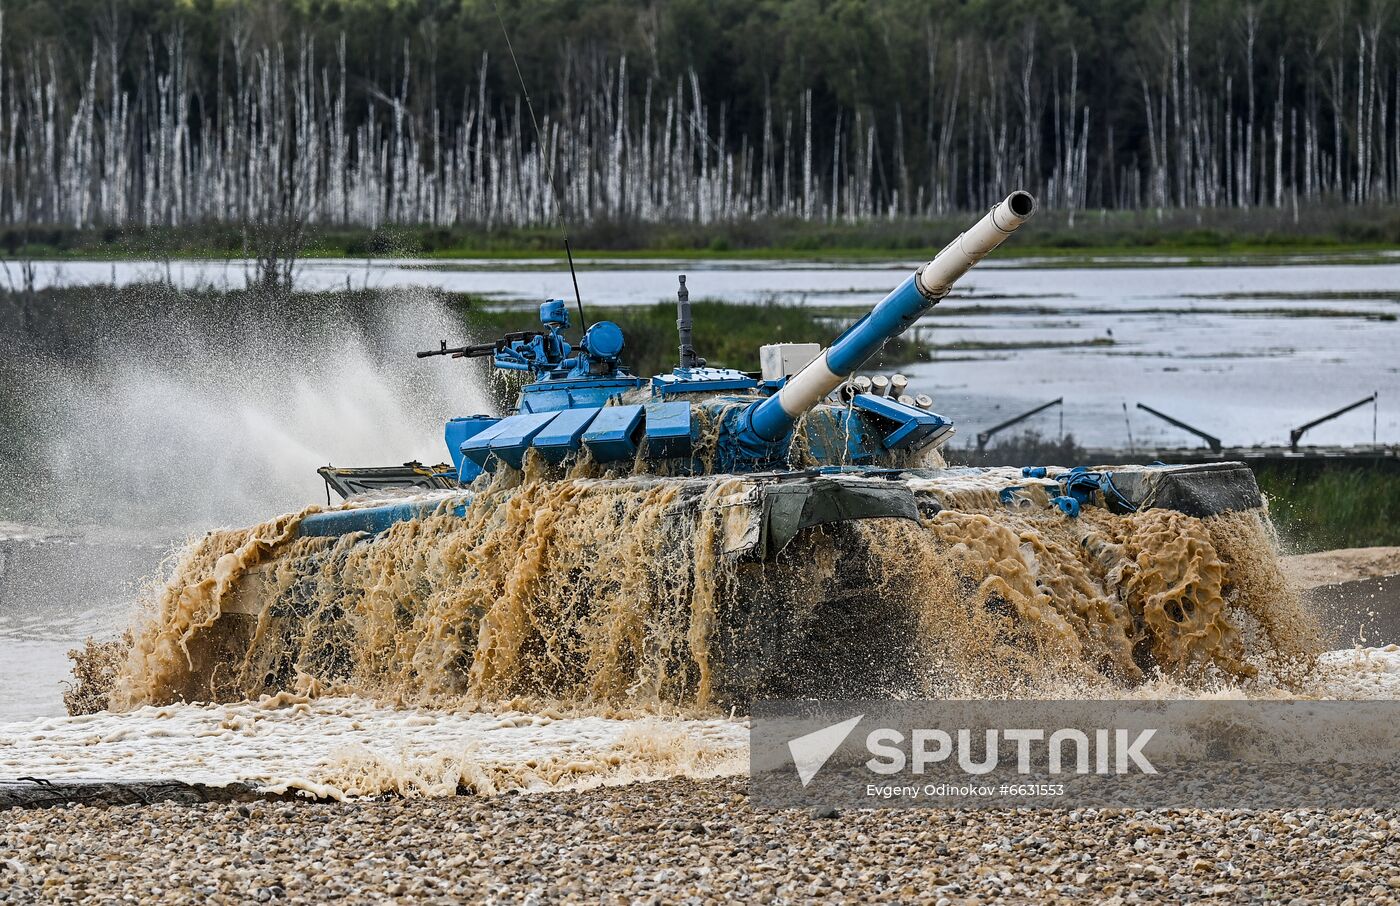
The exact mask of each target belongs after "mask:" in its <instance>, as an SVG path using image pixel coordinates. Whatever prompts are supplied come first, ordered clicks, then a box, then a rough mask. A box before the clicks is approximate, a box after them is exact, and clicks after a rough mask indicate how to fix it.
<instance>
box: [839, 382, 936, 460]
mask: <svg viewBox="0 0 1400 906" xmlns="http://www.w3.org/2000/svg"><path fill="white" fill-rule="evenodd" d="M851 405H852V406H854V407H855V408H857V409H860V410H861V411H863V412H869V413H870V414H871V415H875V416H878V417H879V418H881V419H883V420H884V421H886V422H888V423H889V424H891V425H893V429H892V430H891V431H890V432H889V433H888V434H886V435H885V437H884V443H885V449H887V450H918V449H920V448H921V447H926V446H928V445H929V444H931V443H933V442H934V441H935V440H938V439H939V438H940V437H943V436H944V435H945V434H947V433H948V432H949V431H951V430H952V427H953V426H952V423H951V422H949V421H948V420H947V419H945V418H944V417H943V416H941V415H935V414H934V413H932V412H926V411H925V410H923V409H916V408H915V407H913V406H906V405H904V404H903V403H901V402H899V401H898V400H892V399H890V398H889V397H887V396H880V395H878V394H874V393H857V394H856V395H855V396H854V397H853V398H852V399H851Z"/></svg>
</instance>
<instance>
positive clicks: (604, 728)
mask: <svg viewBox="0 0 1400 906" xmlns="http://www.w3.org/2000/svg"><path fill="white" fill-rule="evenodd" d="M747 744H748V730H747V724H746V722H744V721H742V720H719V719H716V720H685V719H679V718H660V717H647V718H642V719H639V720H636V719H634V720H620V719H610V718H606V717H563V718H555V717H551V716H547V715H544V714H528V713H521V712H507V713H502V714H483V713H456V712H451V711H435V710H427V709H422V708H396V707H391V706H387V705H380V704H375V703H373V702H370V701H367V700H365V699H360V698H321V699H314V700H310V701H307V700H302V699H298V698H296V697H289V696H286V695H285V694H284V695H283V696H279V697H278V698H277V699H265V700H264V701H263V702H261V703H258V702H243V703H239V704H235V705H210V704H181V705H171V706H167V707H145V708H140V709H138V710H136V711H131V712H129V713H124V714H118V713H109V712H103V713H100V714H91V715H83V716H78V717H65V718H47V719H40V720H33V721H27V722H22V723H10V724H3V725H0V780H14V779H16V778H18V777H26V776H28V777H41V778H44V779H48V780H112V781H122V780H153V779H169V780H178V781H183V782H186V783H205V784H211V785H221V784H226V783H230V782H233V781H243V782H246V783H251V784H253V785H255V786H258V787H261V788H264V789H268V790H277V791H280V790H287V789H303V790H308V791H312V792H315V793H316V794H318V795H323V796H332V797H336V798H340V797H342V796H345V795H353V794H373V793H379V792H385V791H388V790H397V791H401V792H402V791H407V788H408V787H413V788H416V789H419V790H420V791H421V788H422V787H423V786H424V775H425V774H427V773H431V774H432V775H433V780H434V782H435V784H436V786H438V787H442V786H443V785H444V784H446V788H445V789H442V790H440V791H441V792H447V793H450V792H453V791H455V790H456V788H457V787H458V781H459V779H460V780H461V782H463V783H466V784H467V785H469V786H472V787H474V788H478V789H481V788H483V787H484V788H485V791H493V790H501V789H520V790H524V791H543V790H551V789H566V788H579V787H588V786H597V785H601V784H605V783H622V782H629V781H635V780H650V779H660V778H661V777H666V776H676V775H687V776H722V775H727V774H735V773H740V772H742V771H743V770H744V769H745V768H746V767H747V761H746V757H747ZM480 778H486V779H485V780H481V779H480ZM367 784H369V785H367Z"/></svg>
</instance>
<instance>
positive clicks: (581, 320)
mask: <svg viewBox="0 0 1400 906" xmlns="http://www.w3.org/2000/svg"><path fill="white" fill-rule="evenodd" d="M564 254H566V255H568V256H569V276H570V277H573V278H574V301H575V302H577V303H578V326H579V329H580V330H587V329H588V319H587V318H585V317H584V316H583V296H580V295H579V292H578V273H577V272H576V271H575V270H574V250H573V249H571V248H569V237H568V236H565V237H564Z"/></svg>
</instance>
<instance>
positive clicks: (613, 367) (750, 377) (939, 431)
mask: <svg viewBox="0 0 1400 906" xmlns="http://www.w3.org/2000/svg"><path fill="white" fill-rule="evenodd" d="M1034 211H1035V199H1034V198H1032V197H1031V195H1030V194H1029V193H1027V192H1019V191H1018V192H1013V193H1011V195H1009V196H1007V198H1006V199H1005V200H1004V201H1002V202H1000V203H999V204H997V205H996V206H995V207H993V208H992V209H991V211H989V212H988V213H987V215H986V216H984V217H983V218H982V219H981V220H979V221H978V222H977V223H975V224H974V225H973V226H972V227H971V228H970V229H969V230H967V231H966V232H965V233H963V234H961V235H960V236H958V237H957V238H956V239H954V240H953V241H952V242H950V243H949V244H948V245H947V246H946V247H945V248H944V249H943V250H942V251H941V252H939V253H938V255H937V256H936V257H934V259H933V260H932V261H929V262H928V263H927V264H925V265H923V266H922V267H920V268H919V269H918V270H917V271H915V272H914V273H913V274H911V275H910V276H909V277H908V279H906V280H905V281H904V282H903V283H901V284H900V285H899V286H898V287H896V288H895V289H894V290H893V291H892V292H891V293H890V294H889V295H887V296H886V297H885V298H884V299H882V300H881V301H880V302H879V303H878V304H876V305H875V306H874V308H872V309H871V310H870V312H869V313H868V314H866V315H865V316H863V317H862V318H861V319H860V320H858V321H857V322H856V323H854V324H852V325H851V326H850V327H849V328H848V329H847V330H846V331H845V332H843V333H842V334H841V335H840V336H838V337H837V338H836V339H835V340H834V341H833V342H832V343H831V345H830V346H829V347H828V348H826V349H822V348H821V347H820V346H819V345H818V344H815V343H783V344H774V345H771V346H765V347H763V349H762V350H761V355H760V360H761V362H762V366H763V367H762V370H761V371H759V372H752V373H751V372H744V371H738V370H735V369H732V368H716V367H710V366H708V365H707V364H706V362H705V360H704V359H703V358H701V357H700V356H699V355H698V354H697V350H696V349H695V346H694V342H693V339H692V329H691V304H690V295H689V289H688V287H687V286H686V282H685V277H684V276H682V277H681V278H680V289H679V291H678V293H677V319H676V326H677V331H678V334H679V362H678V364H677V365H676V367H675V368H674V369H672V370H671V372H670V373H669V374H658V375H655V376H653V377H651V378H642V377H639V376H638V375H635V374H633V373H632V372H631V371H630V370H629V369H628V368H627V366H626V364H625V363H624V361H625V356H626V341H625V338H624V337H623V334H622V331H621V329H620V328H619V327H618V326H617V325H616V324H614V323H612V322H611V321H597V322H594V323H593V324H591V325H589V326H588V327H587V328H586V330H585V331H584V335H583V338H582V339H581V340H580V341H579V343H578V346H577V347H574V346H572V345H571V344H570V343H569V342H568V341H567V340H566V339H565V338H564V331H565V330H567V329H568V327H569V326H570V319H569V311H568V307H567V306H566V305H565V303H564V302H562V301H560V300H557V299H551V300H548V301H546V302H545V303H544V304H543V305H541V306H540V324H541V328H540V329H536V330H526V331H519V332H515V333H509V334H506V335H505V336H503V337H501V338H500V339H497V340H494V341H492V342H489V343H481V344H476V345H467V346H459V347H455V348H450V347H448V346H447V343H446V342H445V341H444V342H442V343H441V344H440V345H439V348H437V349H432V350H427V351H424V352H420V353H418V355H419V357H427V356H436V355H445V356H451V357H453V358H474V357H484V358H489V359H490V360H491V364H492V365H493V366H494V367H496V368H499V369H503V370H507V371H516V372H526V373H528V374H529V375H530V376H531V377H532V378H533V380H531V381H530V383H528V384H526V385H525V386H524V387H523V388H522V389H521V391H520V395H519V398H518V399H517V401H516V405H515V407H514V409H513V411H511V412H509V413H507V414H506V415H505V416H502V417H498V416H493V415H471V416H465V417H461V418H454V419H452V420H451V421H449V422H448V423H447V426H446V431H445V440H446V443H447V448H448V452H449V453H450V455H451V457H452V467H451V470H450V471H447V470H439V471H433V470H430V469H424V468H423V467H421V466H418V465H417V464H416V463H414V464H409V465H407V466H405V467H404V470H403V471H402V473H401V474H400V475H399V477H400V478H402V481H403V483H404V484H407V485H420V486H421V485H427V484H431V485H433V486H438V487H441V486H444V485H448V486H450V485H452V484H457V485H466V484H468V483H470V482H471V481H473V480H474V479H475V478H476V477H477V476H478V475H480V474H481V473H482V472H483V471H489V470H492V469H495V468H497V466H499V465H501V464H505V465H507V466H510V467H513V468H522V467H523V466H524V462H525V458H526V456H527V454H529V453H530V452H531V451H534V452H535V453H536V454H537V455H539V456H540V457H542V458H543V459H544V460H545V461H546V462H549V463H554V464H563V463H565V462H566V461H568V460H570V459H572V458H577V457H579V456H582V455H585V454H586V455H587V456H588V457H590V458H591V459H592V460H593V461H594V462H596V463H599V464H602V465H603V466H605V467H616V468H624V469H625V468H631V467H632V466H633V465H634V463H636V462H637V460H638V458H639V457H640V458H641V459H642V460H645V461H651V462H656V461H659V460H665V461H667V466H666V471H667V472H668V473H669V474H714V473H746V472H761V471H772V470H775V469H779V470H781V469H792V468H798V467H801V468H818V469H823V468H824V469H846V468H851V467H857V468H859V467H897V466H902V465H906V464H908V463H909V462H911V461H912V458H911V455H912V454H918V453H920V452H921V451H925V450H927V449H929V448H933V447H937V446H938V445H940V444H942V443H944V442H946V441H947V440H948V438H949V437H951V436H952V433H953V424H952V422H951V421H950V420H948V419H947V418H944V417H943V416H941V415H939V414H937V413H935V412H932V411H930V406H931V402H930V401H929V400H928V399H927V398H926V397H922V396H919V397H911V396H909V395H908V394H906V393H905V390H906V389H907V382H906V381H905V380H904V379H903V378H902V377H900V380H899V385H900V389H899V391H898V392H891V391H892V387H893V386H894V385H893V384H892V383H891V381H889V380H887V379H881V380H879V381H878V382H877V383H876V384H872V383H871V382H870V381H869V380H863V379H856V380H852V377H853V376H854V375H855V372H856V371H857V370H859V369H860V368H861V367H862V366H864V365H865V364H866V363H867V362H869V361H870V359H871V358H873V357H874V356H875V355H876V354H877V353H878V352H879V351H880V348H881V347H882V346H883V345H884V344H885V343H886V342H888V341H889V340H891V339H893V338H895V337H897V336H899V335H900V334H902V333H903V332H904V331H906V330H907V329H909V327H910V326H912V325H913V324H914V323H915V322H916V321H917V320H918V319H919V318H920V317H922V316H923V315H924V314H925V313H926V312H927V311H928V310H929V309H930V308H932V307H933V306H934V305H936V304H937V303H938V302H939V301H940V300H941V299H942V298H943V297H944V296H946V295H947V294H948V292H949V290H950V289H951V288H952V286H953V284H954V283H955V282H957V280H958V278H960V277H961V276H962V275H963V274H965V273H966V272H967V271H968V270H969V269H970V268H971V267H972V266H973V265H975V264H976V263H977V262H978V261H980V260H981V259H982V258H983V257H984V256H986V255H987V254H988V253H989V252H991V251H992V250H993V249H995V248H996V247H997V246H998V245H1000V244H1001V243H1002V241H1003V240H1005V239H1006V237H1007V236H1009V235H1010V234H1011V233H1012V232H1014V231H1015V230H1016V228H1017V227H1019V226H1020V225H1021V224H1022V223H1024V222H1025V221H1026V220H1027V219H1028V218H1029V217H1030V216H1031V215H1032V214H1033V213H1034ZM838 389H839V390H840V391H841V392H840V394H837V393H836V391H838ZM390 471H392V470H390ZM328 473H329V474H328ZM396 474H398V473H396ZM322 475H323V476H325V477H326V480H327V482H328V483H330V484H331V486H332V487H335V488H337V490H340V491H341V492H342V493H348V492H353V491H354V490H356V489H363V488H364V487H366V486H367V484H366V482H368V481H369V480H370V479H371V478H372V479H373V482H372V483H373V484H374V486H375V487H383V486H386V485H392V484H393V483H394V475H391V474H389V472H386V470H384V469H378V470H375V471H374V475H373V476H369V475H367V474H366V475H359V474H358V473H357V472H356V471H355V470H344V469H341V470H330V469H323V470H322ZM428 476H430V477H428Z"/></svg>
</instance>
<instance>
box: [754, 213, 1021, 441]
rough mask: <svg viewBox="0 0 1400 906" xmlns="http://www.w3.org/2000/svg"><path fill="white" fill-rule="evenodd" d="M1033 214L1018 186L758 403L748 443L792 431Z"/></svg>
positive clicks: (775, 439) (779, 436)
mask: <svg viewBox="0 0 1400 906" xmlns="http://www.w3.org/2000/svg"><path fill="white" fill-rule="evenodd" d="M1034 213H1035V198H1034V197H1033V196H1032V195H1031V194H1030V193H1029V192H1022V191H1016V192H1012V193H1011V194H1010V195H1008V196H1006V199H1005V200H1004V201H1002V202H1000V203H999V204H997V205H996V206H995V207H993V208H992V209H991V211H989V212H988V213H987V215H986V216H985V217H983V218H982V219H981V220H979V221H977V223H975V224H973V226H972V228H971V229H969V230H968V231H967V232H965V233H963V234H962V235H960V236H958V238H956V239H954V240H953V241H952V242H950V243H948V245H947V246H946V247H944V249H943V251H941V252H939V253H938V256H937V257H935V258H934V259H933V260H932V261H930V262H929V263H928V264H925V265H924V266H923V267H921V268H919V269H918V270H917V271H915V272H914V273H913V274H911V275H910V276H909V278H908V279H907V280H905V281H904V282H903V283H901V284H900V285H899V286H898V287H897V288H896V289H895V290H894V292H892V293H890V294H889V295H888V296H886V297H885V298H884V299H882V300H880V302H879V303H878V304H877V305H876V306H875V307H874V308H873V309H871V310H870V312H869V313H868V314H866V315H865V316H864V317H862V318H861V319H860V320H859V321H857V322H856V323H854V324H852V325H851V326H850V327H849V328H847V329H846V331H845V332H844V333H843V334H841V336H839V337H837V338H836V340H835V341H834V342H833V343H832V344H831V346H830V347H828V348H827V350H826V352H824V353H822V354H821V355H819V356H817V358H816V359H814V360H813V361H812V362H811V364H809V365H807V367H805V368H803V369H802V370H801V371H799V372H798V373H797V374H795V375H793V376H792V377H791V378H789V379H788V382H787V383H786V384H784V385H783V387H782V389H780V390H779V391H778V392H777V393H776V394H774V395H773V396H770V397H768V398H767V399H765V400H763V401H762V402H759V403H755V404H754V405H753V406H752V407H751V408H750V409H749V411H748V413H747V415H746V417H745V422H744V425H743V428H742V432H743V435H744V436H743V438H742V440H743V442H745V443H746V445H754V446H762V445H764V444H773V443H776V442H778V441H780V440H782V439H783V438H784V437H786V436H787V433H788V432H789V431H790V430H792V426H793V423H794V422H796V421H797V418H798V416H800V415H801V414H802V413H804V412H806V411H808V410H809V409H811V408H812V407H813V406H815V405H817V403H819V402H821V401H822V400H823V399H825V398H826V395H827V394H829V393H831V391H833V390H835V389H836V388H837V387H839V386H841V384H842V382H843V381H845V380H846V379H847V378H848V377H850V376H851V375H852V374H854V373H855V372H856V371H857V370H858V369H859V368H860V367H861V366H862V365H864V364H865V363H866V362H867V361H869V360H870V358H871V357H872V356H874V355H875V353H877V352H879V351H880V347H881V346H884V345H885V343H886V342H887V341H888V340H891V339H893V338H894V337H897V336H899V335H900V334H902V333H904V331H905V330H907V329H909V326H910V325H912V324H913V323H914V322H915V321H917V320H918V319H919V318H920V317H922V316H923V314H924V312H926V311H928V310H929V309H930V308H932V307H933V306H935V305H937V304H938V302H939V300H941V299H942V298H943V297H944V296H946V295H948V291H949V290H951V289H952V288H953V284H954V283H956V282H957V281H958V278H960V277H961V276H962V275H963V274H965V273H967V272H968V271H969V270H970V269H971V268H972V266H973V265H975V264H976V263H977V262H978V261H981V260H982V259H983V258H984V257H986V255H987V253H988V252H990V251H992V249H994V248H996V247H997V246H999V245H1001V243H1002V241H1003V240H1005V239H1006V237H1007V236H1010V235H1011V234H1012V233H1013V232H1015V231H1016V228H1017V227H1019V226H1020V225H1021V224H1023V223H1025V222H1026V220H1028V219H1029V218H1030V216H1031V215H1032V214H1034Z"/></svg>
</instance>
